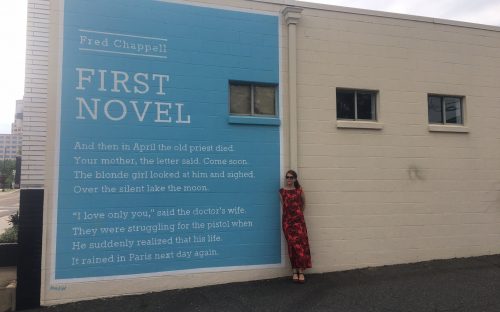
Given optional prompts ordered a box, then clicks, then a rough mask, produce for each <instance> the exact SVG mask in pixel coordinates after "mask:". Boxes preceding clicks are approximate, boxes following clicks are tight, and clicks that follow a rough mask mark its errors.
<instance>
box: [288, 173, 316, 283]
mask: <svg viewBox="0 0 500 312" xmlns="http://www.w3.org/2000/svg"><path fill="white" fill-rule="evenodd" d="M285 179H286V182H285V186H284V187H283V188H281V189H280V199H281V206H282V208H283V218H282V226H283V233H284V234H285V238H286V241H287V244H288V256H289V257H290V263H291V265H292V269H293V276H292V278H293V281H294V282H299V283H304V282H305V277H304V271H305V269H307V268H311V267H312V264H311V253H310V250H309V239H308V237H307V227H306V222H305V219H304V208H305V197H304V192H303V190H302V187H301V186H300V183H299V181H298V180H297V173H296V172H295V171H293V170H288V171H287V173H286V175H285Z"/></svg>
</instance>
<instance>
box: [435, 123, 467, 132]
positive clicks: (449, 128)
mask: <svg viewBox="0 0 500 312" xmlns="http://www.w3.org/2000/svg"><path fill="white" fill-rule="evenodd" d="M429 131H431V132H455V133H469V128H468V127H464V126H451V125H429Z"/></svg>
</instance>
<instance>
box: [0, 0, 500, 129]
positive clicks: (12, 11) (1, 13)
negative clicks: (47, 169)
mask: <svg viewBox="0 0 500 312" xmlns="http://www.w3.org/2000/svg"><path fill="white" fill-rule="evenodd" d="M103 1H104V0H103ZM308 2H320V3H327V4H334V5H340V6H347V7H356V8H362V9H370V10H378V11H387V12H395V13H403V14H411V15H421V16H429V17H438V18H444V19H451V20H459V21H466V22H472V23H480V24H488V25H495V26H500V0H433V1H428V0H314V1H308ZM26 7H27V0H0V38H1V39H0V52H1V57H0V69H1V73H0V133H10V125H11V123H12V122H13V121H14V112H15V105H16V100H18V99H22V97H23V91H24V56H25V52H24V50H25V46H26V37H25V35H26V11H27V8H26Z"/></svg>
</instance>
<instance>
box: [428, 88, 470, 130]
mask: <svg viewBox="0 0 500 312" xmlns="http://www.w3.org/2000/svg"><path fill="white" fill-rule="evenodd" d="M431 98H439V100H440V104H441V111H440V113H441V116H440V117H441V121H439V122H437V121H431V115H430V109H431V107H430V101H431ZM446 98H451V99H458V100H459V102H460V103H459V104H460V122H448V121H447V116H446V101H445V99H446ZM464 102H465V96H463V95H449V94H436V93H429V94H427V121H428V123H429V124H431V125H452V126H464V125H465V110H464V108H465V104H464Z"/></svg>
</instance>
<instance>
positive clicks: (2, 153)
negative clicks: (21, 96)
mask: <svg viewBox="0 0 500 312" xmlns="http://www.w3.org/2000/svg"><path fill="white" fill-rule="evenodd" d="M23 107H24V101H23V100H17V101H16V115H15V119H14V122H13V123H12V126H11V133H10V134H0V159H2V160H4V159H12V160H14V159H16V156H19V155H20V154H21V148H22V146H23V139H22V138H23Z"/></svg>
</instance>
